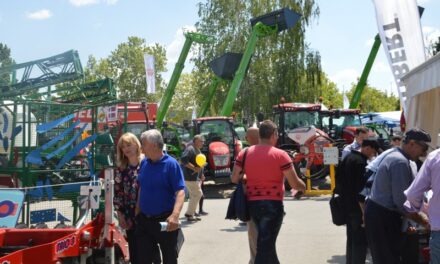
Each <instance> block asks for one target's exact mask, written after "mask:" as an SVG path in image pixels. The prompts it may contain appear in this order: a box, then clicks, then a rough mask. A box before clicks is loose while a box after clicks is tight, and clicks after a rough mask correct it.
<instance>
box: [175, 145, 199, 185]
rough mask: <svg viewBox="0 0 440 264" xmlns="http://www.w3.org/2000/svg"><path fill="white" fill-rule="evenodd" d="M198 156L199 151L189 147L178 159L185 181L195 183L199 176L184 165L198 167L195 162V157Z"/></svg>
mask: <svg viewBox="0 0 440 264" xmlns="http://www.w3.org/2000/svg"><path fill="white" fill-rule="evenodd" d="M197 154H200V150H198V149H196V148H195V147H194V146H192V145H189V146H187V147H186V148H185V151H183V153H182V157H181V158H180V163H181V167H182V171H183V175H184V177H185V181H196V180H197V178H198V176H199V174H198V173H197V172H195V171H193V170H192V169H189V168H187V167H186V166H185V165H186V164H188V163H191V164H192V165H194V166H196V167H199V166H198V165H197V162H196V156H197Z"/></svg>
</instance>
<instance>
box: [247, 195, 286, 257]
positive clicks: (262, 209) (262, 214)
mask: <svg viewBox="0 0 440 264" xmlns="http://www.w3.org/2000/svg"><path fill="white" fill-rule="evenodd" d="M249 212H250V215H251V219H252V221H254V223H255V225H256V227H257V230H258V238H257V255H256V256H255V264H279V263H280V262H279V260H278V256H277V251H276V246H275V244H276V240H277V237H278V233H279V231H280V228H281V224H282V223H283V218H284V206H283V202H282V201H272V200H261V201H249Z"/></svg>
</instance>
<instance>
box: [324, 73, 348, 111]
mask: <svg viewBox="0 0 440 264" xmlns="http://www.w3.org/2000/svg"><path fill="white" fill-rule="evenodd" d="M320 88H321V97H322V103H323V104H324V105H325V106H327V107H329V108H330V107H332V108H336V109H338V108H343V99H342V98H343V95H342V93H340V92H339V90H338V87H337V86H336V84H335V83H334V82H332V81H331V80H330V79H329V78H328V77H327V76H326V75H325V74H323V75H322V77H321V86H320Z"/></svg>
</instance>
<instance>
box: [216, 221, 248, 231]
mask: <svg viewBox="0 0 440 264" xmlns="http://www.w3.org/2000/svg"><path fill="white" fill-rule="evenodd" d="M235 222H236V223H237V225H235V226H233V227H232V228H223V229H220V231H223V232H247V226H246V225H240V224H239V223H240V222H239V221H235Z"/></svg>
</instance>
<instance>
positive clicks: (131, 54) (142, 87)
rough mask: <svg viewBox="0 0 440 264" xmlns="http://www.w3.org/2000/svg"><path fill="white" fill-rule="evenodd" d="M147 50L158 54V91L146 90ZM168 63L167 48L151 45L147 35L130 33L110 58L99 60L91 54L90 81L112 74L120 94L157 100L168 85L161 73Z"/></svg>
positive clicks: (86, 70) (87, 69)
mask: <svg viewBox="0 0 440 264" xmlns="http://www.w3.org/2000/svg"><path fill="white" fill-rule="evenodd" d="M144 53H148V54H151V55H153V56H154V58H155V65H154V66H155V71H156V75H155V78H156V92H157V93H156V94H154V95H151V94H148V95H147V94H146V79H145V66H144ZM166 63H167V59H166V52H165V48H164V47H163V46H161V45H159V44H157V43H156V44H155V45H153V46H147V45H146V42H145V39H142V38H139V37H128V41H127V42H124V43H121V44H119V45H118V47H117V48H116V49H115V50H113V51H112V52H111V54H110V56H108V57H107V58H103V59H101V60H99V61H97V60H96V59H95V58H94V57H93V56H89V59H88V62H87V66H86V69H85V76H86V81H95V80H99V79H103V78H105V77H109V78H111V79H113V81H114V83H115V85H116V88H117V89H118V97H119V98H120V99H126V100H139V99H145V100H147V101H148V102H157V101H158V100H159V98H160V97H161V93H162V92H163V89H164V87H165V82H164V80H163V78H162V75H161V73H163V72H164V71H166V68H165V65H166Z"/></svg>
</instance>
